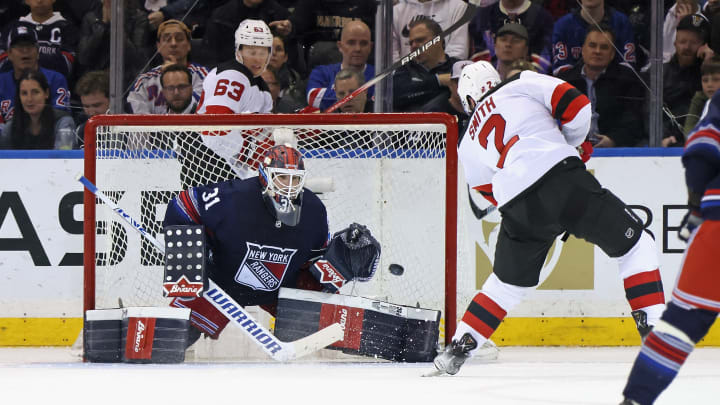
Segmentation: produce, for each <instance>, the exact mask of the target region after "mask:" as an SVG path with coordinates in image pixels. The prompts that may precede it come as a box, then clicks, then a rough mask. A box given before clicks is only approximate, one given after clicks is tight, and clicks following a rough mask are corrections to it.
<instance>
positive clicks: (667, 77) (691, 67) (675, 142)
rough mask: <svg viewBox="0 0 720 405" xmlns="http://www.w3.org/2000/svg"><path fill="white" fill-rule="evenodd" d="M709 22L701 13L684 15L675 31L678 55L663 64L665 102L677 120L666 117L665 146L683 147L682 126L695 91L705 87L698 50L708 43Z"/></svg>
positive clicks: (676, 53) (676, 52)
mask: <svg viewBox="0 0 720 405" xmlns="http://www.w3.org/2000/svg"><path fill="white" fill-rule="evenodd" d="M709 31H710V23H709V22H708V21H707V19H705V17H704V16H702V15H700V14H692V15H688V16H685V17H683V19H682V20H680V22H679V23H678V26H677V30H676V33H675V43H674V45H675V54H674V55H673V56H672V58H670V61H669V62H667V63H664V64H663V103H664V104H665V105H666V106H667V107H668V109H669V110H670V113H671V114H672V116H673V119H674V121H675V122H677V124H676V123H675V122H673V120H672V119H670V118H669V117H668V116H667V115H665V116H664V117H663V119H664V121H665V122H664V124H665V125H664V132H663V138H664V139H663V143H662V145H663V146H682V145H683V143H684V136H683V133H682V126H683V125H684V123H685V115H687V113H688V110H689V109H690V102H691V100H692V98H693V95H695V92H697V91H700V90H701V89H702V85H701V81H700V79H701V77H702V74H701V72H700V66H701V65H702V59H700V58H699V57H698V50H699V49H700V48H701V47H702V46H703V45H704V44H705V43H706V42H707V38H708V34H709Z"/></svg>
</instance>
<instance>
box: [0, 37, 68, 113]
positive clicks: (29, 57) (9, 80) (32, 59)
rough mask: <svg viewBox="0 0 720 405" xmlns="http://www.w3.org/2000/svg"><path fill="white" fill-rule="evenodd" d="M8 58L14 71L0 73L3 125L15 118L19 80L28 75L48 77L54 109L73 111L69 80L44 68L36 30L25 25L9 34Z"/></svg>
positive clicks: (0, 107)
mask: <svg viewBox="0 0 720 405" xmlns="http://www.w3.org/2000/svg"><path fill="white" fill-rule="evenodd" d="M7 54H8V60H9V61H10V71H9V72H3V73H0V118H1V119H0V121H4V122H8V121H10V119H11V118H12V116H13V109H14V107H15V94H16V91H17V83H18V79H19V78H20V76H21V75H22V74H23V73H24V72H25V71H32V72H38V71H39V72H41V73H42V74H43V75H45V78H46V80H47V82H48V83H49V84H50V105H51V106H52V107H54V108H57V109H60V110H65V111H69V109H70V106H69V105H70V91H69V90H68V84H67V80H65V76H63V75H61V74H60V73H58V72H56V71H54V70H50V69H45V68H42V67H40V64H39V59H40V53H39V50H38V40H37V34H36V33H35V29H34V28H28V27H26V26H24V25H20V26H16V27H15V28H13V29H12V30H11V31H10V32H9V37H8V53H7Z"/></svg>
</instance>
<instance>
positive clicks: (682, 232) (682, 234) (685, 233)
mask: <svg viewBox="0 0 720 405" xmlns="http://www.w3.org/2000/svg"><path fill="white" fill-rule="evenodd" d="M702 223H703V219H702V217H701V216H700V212H698V211H696V210H688V212H687V213H685V216H684V217H683V219H682V221H681V222H680V229H678V238H680V239H681V240H682V241H684V242H687V241H688V239H690V235H692V233H693V231H694V230H695V228H697V227H698V226H700V224H702Z"/></svg>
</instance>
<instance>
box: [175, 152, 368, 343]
mask: <svg viewBox="0 0 720 405" xmlns="http://www.w3.org/2000/svg"><path fill="white" fill-rule="evenodd" d="M304 182H305V166H304V162H303V160H302V157H301V155H300V152H298V151H297V150H296V149H294V148H292V147H290V146H287V145H279V146H274V147H272V148H270V149H269V150H268V152H267V153H266V154H265V156H264V159H263V160H262V162H261V165H260V167H259V175H258V176H255V177H251V178H248V179H245V180H242V179H233V180H229V181H225V182H222V183H216V184H209V185H203V186H197V187H193V188H189V189H187V190H185V191H182V192H181V193H179V194H178V195H177V197H175V198H174V199H173V200H172V201H170V203H169V204H168V207H167V211H166V213H165V220H164V222H163V226H171V225H197V224H201V225H204V226H205V231H206V235H207V237H208V247H209V249H210V252H211V254H209V255H208V256H210V258H209V259H208V262H207V265H206V269H207V274H208V276H209V277H210V278H211V279H212V280H213V281H214V282H215V283H216V284H217V285H218V286H220V288H222V289H223V290H224V291H225V292H226V293H228V294H229V295H230V296H232V297H233V298H234V299H235V301H237V302H238V303H239V304H240V305H243V306H246V305H259V306H261V307H262V308H263V309H265V310H266V311H268V312H270V313H271V314H273V315H274V314H275V305H276V303H277V299H278V290H279V288H280V287H292V288H299V289H305V290H314V291H319V290H321V289H325V290H328V291H332V290H335V289H334V288H332V285H330V284H328V283H327V282H326V281H323V280H322V274H318V273H317V272H316V270H315V267H312V268H311V269H308V267H311V266H310V264H311V263H312V261H313V259H319V258H320V256H324V258H325V259H327V260H328V261H330V262H331V263H333V264H338V263H337V262H336V261H333V260H332V259H331V258H330V257H329V255H331V251H332V252H335V253H337V252H339V251H342V254H346V253H349V254H350V255H354V253H353V252H348V251H346V250H343V249H344V246H338V245H342V243H339V242H336V239H340V238H332V240H331V239H330V238H329V234H328V222H327V211H326V210H325V206H324V204H323V203H322V201H320V199H319V198H318V197H317V196H316V195H315V194H313V193H312V192H310V191H309V190H306V189H303V184H304ZM301 214H302V215H301ZM354 225H356V224H354ZM358 227H361V228H363V229H362V231H366V232H367V230H366V228H364V227H362V226H358ZM351 228H353V225H351V226H350V228H348V229H351ZM366 235H367V236H368V237H370V238H371V236H370V235H369V232H367V233H366ZM371 239H372V238H371ZM372 241H374V239H372ZM374 242H375V243H377V241H374ZM348 246H349V245H348ZM377 246H378V248H377V252H376V254H374V255H371V257H370V259H371V260H368V261H364V263H366V264H368V265H367V266H365V265H364V266H363V267H367V268H366V269H361V270H360V271H357V268H353V269H352V272H350V273H349V272H348V271H346V270H348V269H347V268H342V266H336V268H337V270H338V271H340V273H342V275H343V277H344V278H345V281H350V280H352V279H357V280H359V281H365V280H366V279H369V278H371V277H372V276H373V274H374V272H375V268H376V267H377V259H379V254H380V252H379V244H378V245H377ZM335 247H339V249H340V250H335ZM350 249H352V248H350ZM356 257H357V255H356ZM350 267H352V266H350ZM316 278H317V279H319V280H320V281H318V280H316ZM333 281H335V282H336V281H337V279H336V280H333ZM170 305H171V306H174V307H179V308H190V309H192V315H191V319H190V320H191V324H192V325H193V326H194V328H191V339H190V344H192V343H193V342H195V341H196V340H197V339H198V338H199V337H200V333H201V332H202V333H205V334H206V335H208V336H210V337H212V338H217V337H218V336H219V334H220V332H221V331H222V330H223V328H224V327H225V326H226V325H227V323H228V319H227V318H226V317H225V316H224V315H223V314H222V313H221V312H219V311H218V310H216V309H215V308H214V307H213V306H212V304H211V303H210V302H208V301H207V300H206V299H205V298H202V297H201V298H190V299H185V298H176V299H174V300H173V301H172V302H171V304H170Z"/></svg>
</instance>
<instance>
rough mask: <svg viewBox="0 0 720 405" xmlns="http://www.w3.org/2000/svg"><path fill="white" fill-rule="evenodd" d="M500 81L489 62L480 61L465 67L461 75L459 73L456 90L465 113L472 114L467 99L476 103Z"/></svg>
mask: <svg viewBox="0 0 720 405" xmlns="http://www.w3.org/2000/svg"><path fill="white" fill-rule="evenodd" d="M500 81H501V80H500V75H499V74H498V72H497V70H495V68H494V67H493V65H492V64H490V62H486V61H484V60H481V61H479V62H475V63H473V64H470V65H467V66H465V67H464V68H463V70H462V73H460V80H459V81H458V89H457V92H458V95H459V96H460V101H461V102H462V105H463V108H464V109H465V112H466V113H468V114H472V112H473V108H471V107H470V102H469V101H468V97H470V98H472V99H473V101H475V102H478V101H480V99H481V98H482V97H483V96H484V95H485V93H487V92H488V91H490V89H492V88H493V87H495V86H496V85H497V84H498V83H500Z"/></svg>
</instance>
